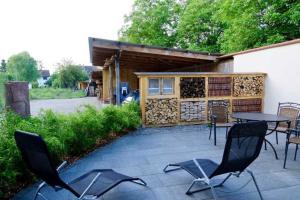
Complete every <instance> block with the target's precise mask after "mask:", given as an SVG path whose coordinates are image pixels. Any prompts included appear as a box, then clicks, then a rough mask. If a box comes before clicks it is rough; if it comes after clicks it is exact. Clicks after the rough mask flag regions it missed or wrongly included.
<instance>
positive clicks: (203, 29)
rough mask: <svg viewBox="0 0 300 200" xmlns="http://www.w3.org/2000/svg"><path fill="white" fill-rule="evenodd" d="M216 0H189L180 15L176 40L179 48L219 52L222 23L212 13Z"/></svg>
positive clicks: (215, 9) (215, 7)
mask: <svg viewBox="0 0 300 200" xmlns="http://www.w3.org/2000/svg"><path fill="white" fill-rule="evenodd" d="M215 2H216V0H189V1H187V4H186V8H185V10H184V11H183V12H182V14H181V16H180V21H179V24H178V27H177V41H178V44H179V47H180V48H183V49H190V50H199V51H208V52H220V45H219V43H218V38H219V37H220V36H221V34H222V32H223V26H222V23H221V22H219V21H218V20H216V19H215V18H214V17H213V15H214V13H215V12H216V11H217V4H216V3H215Z"/></svg>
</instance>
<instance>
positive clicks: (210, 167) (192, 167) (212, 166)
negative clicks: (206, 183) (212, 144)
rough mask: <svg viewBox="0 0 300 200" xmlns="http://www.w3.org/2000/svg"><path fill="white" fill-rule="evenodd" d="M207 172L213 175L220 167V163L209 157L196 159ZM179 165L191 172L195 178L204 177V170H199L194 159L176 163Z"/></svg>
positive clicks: (208, 174)
mask: <svg viewBox="0 0 300 200" xmlns="http://www.w3.org/2000/svg"><path fill="white" fill-rule="evenodd" d="M196 160H197V162H198V163H199V165H200V166H201V168H202V169H203V171H204V172H205V174H206V175H207V176H208V177H209V178H210V177H211V175H212V174H213V173H214V172H215V170H216V169H217V168H218V166H219V165H218V164H217V163H215V162H213V161H212V160H209V159H196ZM176 164H177V165H179V166H180V167H181V168H182V169H184V170H186V171H187V172H188V173H190V174H191V175H192V176H194V177H195V178H203V177H204V176H203V174H202V172H201V171H200V170H199V168H198V167H197V165H196V164H195V163H194V161H193V160H189V161H185V162H181V163H176Z"/></svg>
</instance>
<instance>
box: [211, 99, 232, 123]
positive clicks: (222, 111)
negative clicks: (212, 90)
mask: <svg viewBox="0 0 300 200" xmlns="http://www.w3.org/2000/svg"><path fill="white" fill-rule="evenodd" d="M228 107H229V105H228V103H226V102H223V101H213V102H211V104H210V107H209V116H212V115H214V116H216V122H217V123H227V122H228Z"/></svg>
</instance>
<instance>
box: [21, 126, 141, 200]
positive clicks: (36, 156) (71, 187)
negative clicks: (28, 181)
mask: <svg viewBox="0 0 300 200" xmlns="http://www.w3.org/2000/svg"><path fill="white" fill-rule="evenodd" d="M15 140H16V143H17V146H18V148H19V149H20V151H21V154H22V157H23V159H24V161H25V163H26V164H27V166H28V168H29V169H30V171H31V172H33V173H34V174H35V175H37V176H38V177H39V178H41V179H42V180H43V181H44V182H42V183H41V184H40V185H39V187H38V189H37V191H36V193H35V196H34V199H36V198H37V196H40V197H42V198H43V199H47V198H46V197H45V196H44V195H43V194H42V193H41V192H40V190H41V189H42V188H43V187H44V186H45V185H47V184H48V185H50V186H51V187H53V188H54V189H55V191H58V190H61V189H66V190H68V191H70V192H71V193H73V194H74V195H75V196H76V197H77V198H78V199H87V198H92V199H95V198H99V197H100V196H102V195H103V194H105V193H106V192H108V191H109V190H111V189H112V188H114V187H115V186H117V185H118V184H120V183H122V182H124V181H129V182H133V183H136V184H140V185H144V186H146V182H144V181H143V180H142V179H140V178H133V177H129V176H126V175H123V174H119V173H117V172H115V171H113V170H112V169H95V170H92V171H90V172H88V173H86V174H84V175H82V176H80V177H78V178H76V179H74V180H72V181H71V182H69V183H66V182H65V181H63V180H62V179H61V178H60V176H59V172H60V171H61V169H62V168H63V167H64V166H65V165H66V164H67V162H63V163H62V164H61V165H60V166H59V167H58V168H57V169H56V168H55V167H54V165H53V162H52V160H51V157H50V154H49V152H48V148H47V146H46V143H45V142H44V140H43V139H42V138H41V137H40V136H38V135H36V134H32V133H27V132H23V131H16V132H15Z"/></svg>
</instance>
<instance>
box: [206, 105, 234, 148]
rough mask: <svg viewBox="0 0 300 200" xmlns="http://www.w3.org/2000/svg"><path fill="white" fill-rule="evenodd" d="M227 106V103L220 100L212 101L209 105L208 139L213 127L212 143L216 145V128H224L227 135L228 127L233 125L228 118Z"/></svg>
mask: <svg viewBox="0 0 300 200" xmlns="http://www.w3.org/2000/svg"><path fill="white" fill-rule="evenodd" d="M228 107H229V106H228V103H226V102H220V101H212V102H211V104H210V106H209V139H210V138H211V132H212V129H213V131H214V145H217V128H225V129H226V137H227V133H228V128H230V127H231V126H233V123H230V122H229V119H228V118H229V117H228V115H229V111H228Z"/></svg>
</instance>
